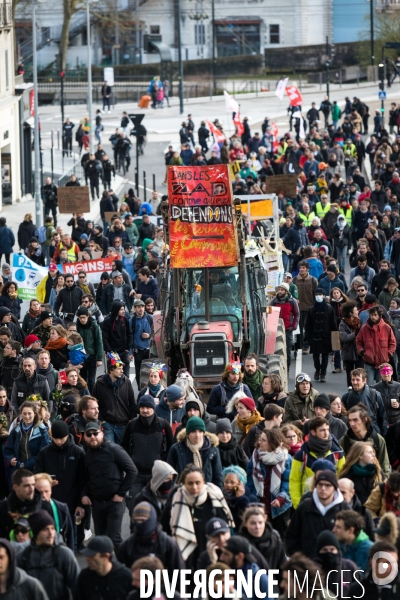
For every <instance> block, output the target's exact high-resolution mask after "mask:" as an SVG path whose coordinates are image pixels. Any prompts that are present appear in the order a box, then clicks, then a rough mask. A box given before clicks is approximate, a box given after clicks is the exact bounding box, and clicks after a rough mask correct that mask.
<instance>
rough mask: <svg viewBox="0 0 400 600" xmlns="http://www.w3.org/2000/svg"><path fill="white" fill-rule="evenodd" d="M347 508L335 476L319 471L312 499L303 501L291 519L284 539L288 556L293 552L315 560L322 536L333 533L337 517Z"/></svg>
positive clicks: (330, 472) (328, 472)
mask: <svg viewBox="0 0 400 600" xmlns="http://www.w3.org/2000/svg"><path fill="white" fill-rule="evenodd" d="M348 508H349V505H348V504H347V502H345V501H344V498H343V495H342V493H341V491H340V490H339V489H338V480H337V477H336V475H335V473H333V472H332V471H320V472H319V473H318V475H317V477H316V482H315V488H314V490H313V492H312V494H311V496H310V497H306V498H305V499H303V500H302V501H301V502H300V504H299V505H298V507H297V509H296V510H295V511H294V513H293V515H292V518H291V521H290V524H289V527H288V528H287V531H286V538H285V546H286V552H287V554H288V555H289V556H291V555H292V554H294V552H302V553H303V554H304V555H305V556H307V557H309V558H313V557H314V556H315V548H316V544H317V539H318V536H319V534H320V533H321V532H322V531H325V530H332V529H333V526H334V523H335V519H336V515H337V514H338V513H339V512H340V511H341V510H348ZM311 523H312V526H311V525H310V524H311Z"/></svg>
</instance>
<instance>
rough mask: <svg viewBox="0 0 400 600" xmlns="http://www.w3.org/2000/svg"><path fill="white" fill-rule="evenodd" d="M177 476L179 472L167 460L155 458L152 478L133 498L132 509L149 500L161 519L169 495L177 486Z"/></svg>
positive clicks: (158, 518)
mask: <svg viewBox="0 0 400 600" xmlns="http://www.w3.org/2000/svg"><path fill="white" fill-rule="evenodd" d="M177 476H178V473H177V472H176V471H175V469H173V468H172V467H171V465H169V464H168V463H167V462H164V461H162V460H155V461H154V465H153V468H152V470H151V479H150V481H149V482H148V483H147V484H146V485H145V487H144V488H143V489H142V490H141V492H139V493H138V494H136V496H135V497H134V498H133V500H132V510H133V509H134V508H135V506H136V505H137V504H139V503H140V502H148V503H149V504H151V505H152V506H153V507H154V509H155V511H156V513H157V520H158V521H159V520H160V518H161V514H162V511H163V510H164V506H165V504H166V502H167V498H168V495H169V493H170V492H171V490H172V489H173V488H175V486H176V479H177Z"/></svg>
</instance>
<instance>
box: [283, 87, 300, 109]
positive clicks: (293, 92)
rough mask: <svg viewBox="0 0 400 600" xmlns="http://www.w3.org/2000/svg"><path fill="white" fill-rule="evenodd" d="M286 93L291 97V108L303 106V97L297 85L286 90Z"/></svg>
mask: <svg viewBox="0 0 400 600" xmlns="http://www.w3.org/2000/svg"><path fill="white" fill-rule="evenodd" d="M286 93H287V95H288V96H289V100H290V106H301V105H302V104H303V98H302V95H301V94H300V92H299V90H298V88H297V87H296V86H295V85H289V86H288V87H287V88H286Z"/></svg>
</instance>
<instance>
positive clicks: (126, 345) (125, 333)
mask: <svg viewBox="0 0 400 600" xmlns="http://www.w3.org/2000/svg"><path fill="white" fill-rule="evenodd" d="M110 286H111V284H108V286H106V288H105V291H107V288H108V287H110ZM103 295H104V293H103ZM100 307H103V302H101V304H100ZM102 312H103V311H102ZM103 314H107V313H105V312H103ZM102 334H103V347H104V352H116V353H117V354H118V355H119V357H120V359H121V360H122V362H123V363H124V373H125V375H126V376H127V377H128V376H129V368H130V360H131V359H130V356H131V353H132V342H133V336H132V330H131V324H130V321H129V317H127V316H126V315H125V305H124V303H123V302H121V301H120V300H116V301H115V302H113V303H112V305H111V312H110V314H109V315H108V316H107V317H106V318H105V319H104V321H103V327H102Z"/></svg>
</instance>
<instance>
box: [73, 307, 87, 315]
mask: <svg viewBox="0 0 400 600" xmlns="http://www.w3.org/2000/svg"><path fill="white" fill-rule="evenodd" d="M81 315H84V316H86V317H88V316H89V310H88V309H87V308H86V306H80V307H79V308H78V310H77V311H76V316H77V317H80V316H81Z"/></svg>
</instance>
